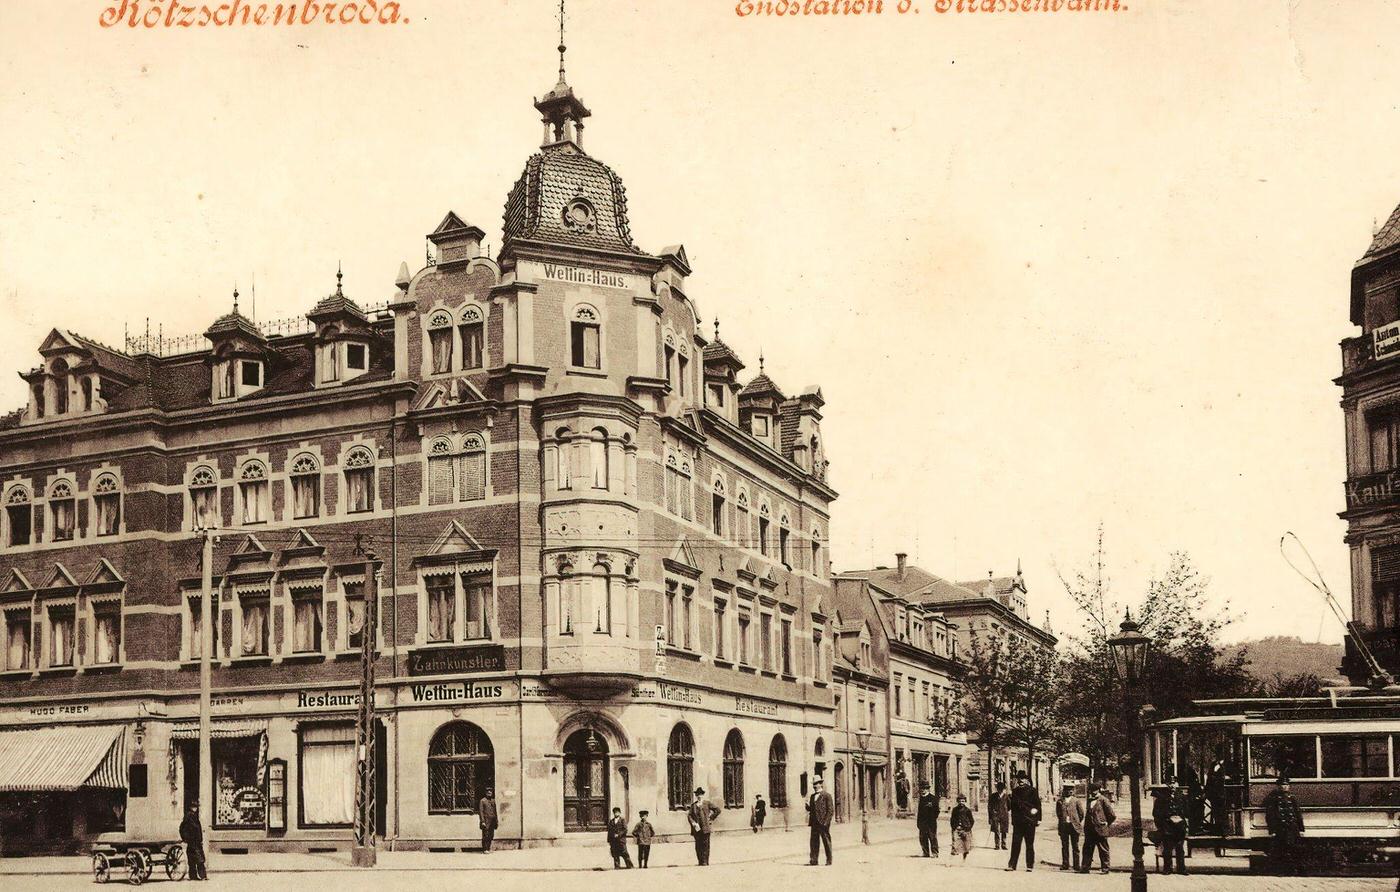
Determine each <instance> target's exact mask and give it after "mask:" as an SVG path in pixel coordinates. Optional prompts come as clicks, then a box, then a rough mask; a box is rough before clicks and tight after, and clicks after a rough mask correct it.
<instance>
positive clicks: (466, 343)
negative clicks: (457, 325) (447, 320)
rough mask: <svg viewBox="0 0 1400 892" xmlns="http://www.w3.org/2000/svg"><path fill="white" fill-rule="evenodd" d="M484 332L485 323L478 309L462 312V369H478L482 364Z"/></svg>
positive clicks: (471, 308)
mask: <svg viewBox="0 0 1400 892" xmlns="http://www.w3.org/2000/svg"><path fill="white" fill-rule="evenodd" d="M484 331H485V321H484V320H483V319H482V315H481V310H480V309H479V308H477V307H467V308H465V309H464V310H462V327H461V332H462V368H464V369H479V368H481V367H482V365H483V364H484V362H483V350H482V346H483V344H484V343H485V337H484Z"/></svg>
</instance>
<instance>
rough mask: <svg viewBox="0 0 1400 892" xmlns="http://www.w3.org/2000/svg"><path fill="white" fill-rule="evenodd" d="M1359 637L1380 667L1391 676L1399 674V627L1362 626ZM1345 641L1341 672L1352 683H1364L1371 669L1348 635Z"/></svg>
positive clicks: (1369, 675)
mask: <svg viewBox="0 0 1400 892" xmlns="http://www.w3.org/2000/svg"><path fill="white" fill-rule="evenodd" d="M1361 638H1362V640H1363V641H1365V642H1366V646H1367V647H1368V648H1370V650H1371V655H1372V656H1374V657H1375V658H1376V662H1377V663H1380V665H1381V668H1382V669H1384V670H1385V671H1387V672H1389V673H1390V674H1391V675H1392V676H1400V629H1396V628H1389V629H1381V628H1375V627H1369V626H1367V627H1362V630H1361ZM1345 643H1346V650H1345V651H1344V654H1343V656H1342V672H1343V674H1345V675H1346V677H1347V678H1349V679H1351V681H1352V683H1353V684H1365V683H1366V681H1367V680H1368V679H1369V678H1370V677H1371V670H1370V668H1369V667H1367V665H1366V661H1365V660H1363V659H1362V658H1361V653H1360V651H1358V650H1357V649H1356V643H1355V642H1354V641H1353V640H1352V637H1351V636H1350V635H1348V636H1346V642H1345Z"/></svg>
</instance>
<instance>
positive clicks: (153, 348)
mask: <svg viewBox="0 0 1400 892" xmlns="http://www.w3.org/2000/svg"><path fill="white" fill-rule="evenodd" d="M361 309H362V310H363V311H364V314H365V316H366V318H369V319H371V320H377V319H382V318H385V317H387V316H388V314H389V300H388V299H385V300H381V301H376V302H374V303H372V304H368V305H366V306H364V307H361ZM250 321H252V322H253V324H254V325H256V326H257V327H258V330H259V331H261V332H262V333H263V334H264V335H266V336H267V337H279V338H285V337H293V336H296V335H302V334H310V333H311V332H313V331H315V330H316V326H315V325H314V324H313V323H312V322H311V320H310V319H307V318H306V317H305V316H286V317H283V318H281V319H269V320H267V321H266V322H258V321H256V320H250ZM88 340H92V339H91V338H88ZM94 343H97V342H96V341H94ZM107 349H109V350H111V349H112V348H111V347H108V348H107ZM208 349H209V341H208V339H207V338H205V337H204V335H203V334H186V335H174V336H169V337H167V336H166V335H164V334H139V335H133V334H128V335H127V336H126V349H125V350H124V351H122V352H124V353H126V354H127V355H128V356H140V355H142V354H145V355H147V356H159V357H161V358H165V357H169V356H183V355H184V354H187V353H202V352H204V351H205V350H208ZM113 352H116V351H113Z"/></svg>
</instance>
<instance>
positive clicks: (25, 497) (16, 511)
mask: <svg viewBox="0 0 1400 892" xmlns="http://www.w3.org/2000/svg"><path fill="white" fill-rule="evenodd" d="M5 527H6V532H5V542H6V544H8V545H11V546H15V545H28V544H29V543H30V542H31V541H32V540H33V538H34V504H33V502H32V501H30V498H29V490H27V489H25V488H24V487H23V486H16V487H14V488H13V489H11V490H10V491H9V493H8V494H7V495H6V496H5Z"/></svg>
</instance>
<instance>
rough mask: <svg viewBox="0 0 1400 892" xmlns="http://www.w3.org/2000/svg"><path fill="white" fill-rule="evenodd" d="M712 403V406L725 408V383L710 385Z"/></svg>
mask: <svg viewBox="0 0 1400 892" xmlns="http://www.w3.org/2000/svg"><path fill="white" fill-rule="evenodd" d="M710 404H711V405H712V406H715V407H716V408H719V409H723V408H724V385H723V384H711V385H710Z"/></svg>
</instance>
